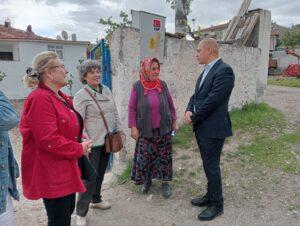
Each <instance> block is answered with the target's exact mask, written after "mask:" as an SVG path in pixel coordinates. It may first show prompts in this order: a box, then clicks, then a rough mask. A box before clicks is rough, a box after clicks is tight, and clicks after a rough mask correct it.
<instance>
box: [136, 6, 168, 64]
mask: <svg viewBox="0 0 300 226" xmlns="http://www.w3.org/2000/svg"><path fill="white" fill-rule="evenodd" d="M131 14H132V20H133V21H132V22H133V23H132V25H133V27H135V28H138V29H140V33H141V39H140V45H141V53H140V59H141V60H142V59H143V58H145V57H156V58H157V59H158V60H159V61H160V62H163V58H164V44H165V33H166V28H165V23H166V22H165V21H166V18H165V17H164V16H160V15H156V14H152V13H148V12H144V11H135V10H132V11H131ZM137 20H138V21H137Z"/></svg>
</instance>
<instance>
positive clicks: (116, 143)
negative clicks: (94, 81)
mask: <svg viewBox="0 0 300 226" xmlns="http://www.w3.org/2000/svg"><path fill="white" fill-rule="evenodd" d="M84 89H85V91H86V92H87V93H88V94H89V95H90V96H91V97H92V99H93V100H94V101H95V103H96V105H97V107H98V109H99V111H100V117H101V118H102V119H103V122H104V126H105V128H106V130H107V134H106V136H105V151H106V152H107V153H109V152H119V151H121V149H122V148H123V142H122V137H121V133H120V132H119V131H117V132H114V133H112V132H110V131H109V129H108V125H107V121H106V119H105V117H104V114H103V111H102V109H101V107H100V105H99V103H98V101H97V100H96V98H95V97H94V96H93V94H92V93H91V92H90V91H89V90H88V89H87V88H86V87H85V88H84Z"/></svg>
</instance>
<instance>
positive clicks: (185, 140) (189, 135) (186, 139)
mask: <svg viewBox="0 0 300 226" xmlns="http://www.w3.org/2000/svg"><path fill="white" fill-rule="evenodd" d="M193 138H194V134H193V131H192V127H191V126H189V125H181V126H180V129H179V131H178V132H177V133H175V136H174V137H173V145H174V147H176V148H182V149H186V148H189V147H191V142H192V140H193Z"/></svg>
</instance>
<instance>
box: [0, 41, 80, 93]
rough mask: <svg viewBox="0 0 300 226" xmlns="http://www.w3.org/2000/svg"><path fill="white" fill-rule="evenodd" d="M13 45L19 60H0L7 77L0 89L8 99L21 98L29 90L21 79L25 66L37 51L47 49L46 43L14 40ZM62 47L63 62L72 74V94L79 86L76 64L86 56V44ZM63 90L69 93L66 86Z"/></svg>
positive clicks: (0, 67) (0, 84)
mask: <svg viewBox="0 0 300 226" xmlns="http://www.w3.org/2000/svg"><path fill="white" fill-rule="evenodd" d="M1 43H4V42H1ZM14 45H15V46H17V47H18V55H19V60H14V61H0V70H1V71H3V72H4V73H5V74H6V75H7V77H6V78H5V79H4V80H3V81H2V82H0V89H1V90H2V91H3V92H4V93H5V94H6V95H7V96H8V98H10V99H23V98H25V97H26V96H27V95H28V93H29V92H30V89H28V88H26V87H24V85H23V83H22V81H21V80H22V78H23V76H24V74H25V70H26V67H28V66H31V62H32V59H33V57H34V56H35V55H36V54H37V53H40V52H42V51H47V50H48V43H41V42H16V43H14ZM52 45H53V44H52ZM63 49H64V50H63V51H64V52H63V55H64V59H63V63H64V64H65V66H66V68H67V69H68V70H69V71H70V73H71V74H72V75H73V76H74V79H73V89H72V92H73V94H74V93H75V92H76V91H77V90H78V89H79V88H80V86H81V83H80V82H79V79H78V76H77V71H76V66H77V65H78V64H79V61H78V60H79V59H82V58H84V59H85V58H86V46H85V45H71V44H64V45H63ZM63 91H65V92H66V93H67V94H69V90H68V89H67V88H66V87H65V88H64V89H63Z"/></svg>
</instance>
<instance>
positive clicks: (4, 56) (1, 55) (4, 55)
mask: <svg viewBox="0 0 300 226" xmlns="http://www.w3.org/2000/svg"><path fill="white" fill-rule="evenodd" d="M0 60H9V61H13V60H14V57H13V53H12V52H0Z"/></svg>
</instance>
